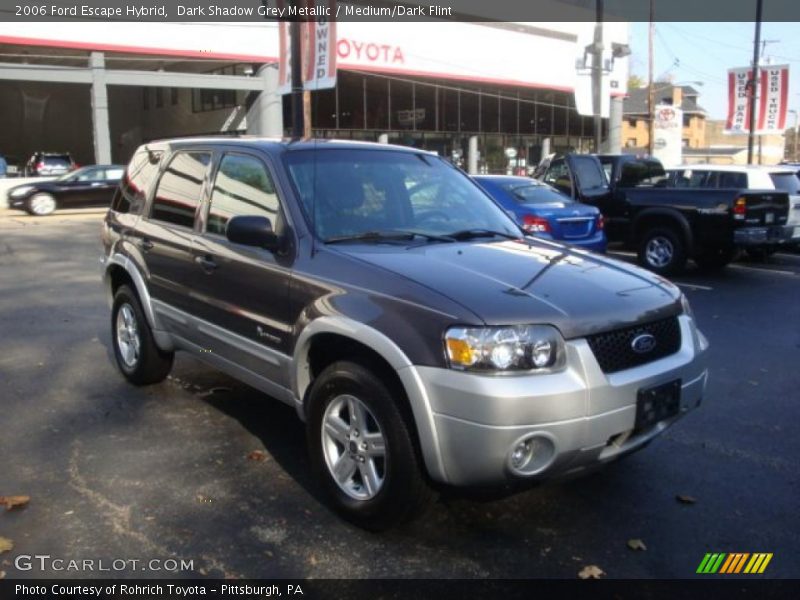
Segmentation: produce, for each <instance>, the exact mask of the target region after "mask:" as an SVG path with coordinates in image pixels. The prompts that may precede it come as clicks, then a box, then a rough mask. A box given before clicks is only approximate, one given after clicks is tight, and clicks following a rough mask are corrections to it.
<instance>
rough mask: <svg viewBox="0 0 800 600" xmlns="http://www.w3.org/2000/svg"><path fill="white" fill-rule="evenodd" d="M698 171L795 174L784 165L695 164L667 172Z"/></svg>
mask: <svg viewBox="0 0 800 600" xmlns="http://www.w3.org/2000/svg"><path fill="white" fill-rule="evenodd" d="M698 169H702V170H704V171H720V172H725V173H748V172H756V173H762V172H766V173H795V170H794V169H792V168H791V167H787V166H786V165H707V164H703V163H697V164H692V165H678V166H676V167H670V168H669V169H667V170H668V171H680V170H686V171H696V170H698Z"/></svg>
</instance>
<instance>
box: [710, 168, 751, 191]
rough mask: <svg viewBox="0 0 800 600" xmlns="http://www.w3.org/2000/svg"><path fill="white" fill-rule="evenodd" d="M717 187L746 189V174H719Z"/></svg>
mask: <svg viewBox="0 0 800 600" xmlns="http://www.w3.org/2000/svg"><path fill="white" fill-rule="evenodd" d="M717 185H718V186H719V187H721V188H739V189H743V188H746V187H747V174H746V173H730V172H727V171H725V172H720V174H719V181H718V183H717Z"/></svg>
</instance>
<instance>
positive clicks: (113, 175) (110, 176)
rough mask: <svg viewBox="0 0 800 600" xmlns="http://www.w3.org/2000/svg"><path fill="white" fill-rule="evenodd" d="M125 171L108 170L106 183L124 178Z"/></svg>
mask: <svg viewBox="0 0 800 600" xmlns="http://www.w3.org/2000/svg"><path fill="white" fill-rule="evenodd" d="M123 173H124V170H123V169H106V176H105V178H106V181H118V180H119V179H121V178H122V174H123Z"/></svg>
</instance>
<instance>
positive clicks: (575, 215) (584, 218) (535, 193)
mask: <svg viewBox="0 0 800 600" xmlns="http://www.w3.org/2000/svg"><path fill="white" fill-rule="evenodd" d="M474 179H475V181H477V182H478V184H480V186H481V187H482V188H483V189H485V190H486V191H487V192H489V195H490V196H491V197H492V198H494V199H495V200H496V201H497V203H498V204H499V205H500V206H501V208H503V209H504V210H505V211H506V212H507V213H509V214H510V215H512V216H513V218H514V219H515V220H516V221H517V223H518V224H519V225H520V226H521V227H522V229H523V230H524V231H526V232H527V233H529V234H530V235H535V236H536V237H541V238H545V239H550V240H558V241H560V242H567V243H570V244H573V245H574V246H579V247H581V248H584V249H585V250H593V251H594V252H605V251H606V236H605V233H604V232H603V215H601V214H600V211H599V210H598V209H597V207H595V206H589V205H588V204H581V203H580V202H575V201H573V200H572V199H571V198H569V197H568V196H565V195H564V194H562V193H561V192H559V191H558V190H556V189H555V188H552V187H550V186H549V185H547V184H544V183H541V182H540V181H537V180H535V179H531V178H530V177H512V176H510V175H478V176H475V177H474Z"/></svg>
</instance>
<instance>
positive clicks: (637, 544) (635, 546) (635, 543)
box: [628, 538, 647, 550]
mask: <svg viewBox="0 0 800 600" xmlns="http://www.w3.org/2000/svg"><path fill="white" fill-rule="evenodd" d="M628 548H630V549H631V550H647V546H645V545H644V542H643V541H642V540H640V539H638V538H634V539H632V540H628Z"/></svg>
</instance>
